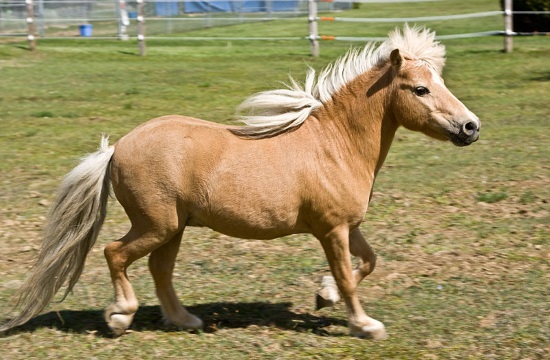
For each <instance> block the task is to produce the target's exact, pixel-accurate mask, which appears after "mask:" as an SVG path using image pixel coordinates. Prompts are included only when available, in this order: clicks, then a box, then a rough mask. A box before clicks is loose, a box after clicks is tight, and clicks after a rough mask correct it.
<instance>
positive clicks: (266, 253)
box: [0, 0, 550, 359]
mask: <svg viewBox="0 0 550 360" xmlns="http://www.w3.org/2000/svg"><path fill="white" fill-rule="evenodd" d="M498 9H499V7H498V2H497V1H488V0H482V1H476V0H466V1H461V2H456V1H440V2H430V3H415V4H410V3H407V4H362V5H361V6H360V8H359V9H356V10H350V11H346V12H342V13H339V14H338V16H341V17H345V16H349V17H375V16H387V17H401V16H403V17H405V16H425V15H432V14H433V15H436V14H437V15H441V14H458V13H467V12H478V11H492V10H498ZM286 24H287V23H285V22H269V23H260V24H247V25H246V24H245V25H239V26H232V27H225V28H214V29H209V30H201V31H196V32H192V33H186V34H182V36H221V34H224V33H225V34H226V35H227V34H228V33H229V32H235V34H239V35H243V36H246V35H248V36H254V35H257V36H261V35H263V34H271V35H273V36H276V35H278V34H281V36H294V35H298V36H301V35H304V36H305V35H307V21H306V20H305V19H304V23H303V28H300V27H297V26H295V25H293V26H287V25H286ZM396 25H398V24H376V25H368V24H357V23H349V24H344V23H339V24H338V23H334V24H328V25H322V26H321V31H320V33H325V34H327V35H341V36H348V35H349V36H370V35H372V36H383V35H384V34H385V33H387V31H388V30H390V29H392V28H393V27H394V26H396ZM425 25H427V26H431V27H433V28H434V29H435V30H437V32H438V33H441V34H452V33H467V32H475V31H488V30H498V29H502V19H501V18H500V17H499V16H496V17H490V18H482V19H472V20H460V21H457V22H443V21H439V22H435V23H426V24H425ZM444 43H445V45H446V46H447V67H446V69H445V71H444V78H445V81H446V84H447V86H448V87H449V89H450V90H451V91H452V92H453V93H454V94H455V95H457V96H458V97H459V99H461V100H462V101H463V102H464V103H465V104H466V105H467V106H468V107H469V108H470V109H471V110H472V111H473V112H475V113H476V114H477V115H478V116H479V118H480V119H481V121H482V129H481V138H480V140H479V141H478V142H477V143H475V144H473V145H471V146H470V147H467V148H456V147H454V146H453V145H451V144H450V143H443V142H439V141H435V140H431V139H428V138H427V137H425V136H424V135H421V134H417V133H413V132H410V131H407V130H405V129H400V130H399V131H398V133H397V136H396V139H395V141H394V144H393V147H392V149H391V150H390V155H389V156H388V159H387V161H386V165H385V167H384V168H383V169H382V171H381V172H380V174H379V177H378V179H377V182H376V185H375V191H374V196H373V199H372V202H371V206H370V209H369V211H368V213H367V214H366V216H365V222H364V224H363V225H362V230H363V233H364V234H365V235H366V237H367V239H368V240H369V242H370V244H371V245H372V246H373V248H374V249H375V251H376V252H377V253H378V255H379V261H378V264H377V268H376V270H375V271H374V273H373V274H371V275H370V276H369V277H368V278H367V279H365V281H364V282H363V283H362V284H361V285H360V289H359V294H360V297H361V299H362V302H363V304H364V306H365V308H366V310H367V312H368V313H369V315H371V316H372V317H374V318H376V319H379V320H381V321H383V322H384V323H385V324H386V327H387V330H388V333H389V335H390V337H389V339H387V340H385V341H381V342H372V341H368V340H360V339H356V338H352V337H350V336H348V330H347V327H346V318H347V316H346V311H345V308H344V306H343V305H340V306H337V307H336V308H334V309H323V310H320V311H315V301H314V300H315V298H314V294H315V291H316V290H317V286H318V279H319V277H320V276H322V275H326V274H327V273H328V266H327V263H326V260H325V259H324V255H323V253H322V249H321V247H320V245H319V244H318V242H317V241H316V240H315V239H314V238H313V237H311V236H309V235H296V236H289V237H286V238H283V239H276V240H272V241H251V240H240V239H233V238H229V237H227V236H225V235H222V234H219V233H216V232H212V231H210V230H207V229H196V228H189V229H187V230H186V234H185V236H184V241H183V243H182V247H181V250H180V254H179V258H178V263H177V268H176V271H175V272H176V274H175V285H176V289H177V291H178V293H179V296H180V298H181V300H182V302H183V303H184V304H186V305H188V306H189V308H190V310H191V311H192V312H194V313H195V314H197V315H199V316H200V317H201V318H202V319H203V320H204V321H205V324H206V326H205V329H204V331H202V332H186V331H177V330H176V329H171V328H165V327H163V326H162V324H161V321H160V320H161V315H160V309H159V308H158V301H157V299H156V296H155V294H154V287H153V283H152V279H151V277H150V275H149V273H148V269H147V261H146V259H142V260H139V261H137V262H136V263H135V264H134V265H132V267H131V268H130V269H129V276H130V279H131V281H132V283H133V285H134V287H135V289H136V292H137V295H138V298H139V300H140V304H141V308H140V310H139V311H138V313H137V315H136V318H135V320H134V324H133V326H132V328H131V331H130V332H129V333H128V334H126V335H124V336H123V337H121V338H117V339H113V338H111V337H110V334H109V331H108V329H107V327H106V325H105V324H104V322H103V319H102V311H103V309H104V308H105V307H106V306H107V305H109V304H110V302H111V301H112V296H113V290H112V287H111V284H110V279H109V274H108V270H107V267H106V264H105V261H104V259H103V253H102V249H103V247H104V245H105V244H107V243H108V242H109V241H112V240H116V239H118V238H120V237H121V236H123V235H124V234H125V231H127V230H128V228H129V223H128V221H127V219H126V217H125V215H124V212H123V210H122V209H121V208H120V206H119V205H118V204H117V203H116V201H115V200H111V202H110V208H109V215H108V217H107V221H106V223H105V225H104V227H103V230H102V233H101V235H100V238H99V240H98V243H97V244H96V246H95V247H94V248H93V250H92V252H91V253H90V255H89V257H88V261H87V265H86V269H85V271H84V274H83V276H82V278H81V280H80V282H79V284H78V285H77V286H76V287H75V289H74V292H73V293H72V294H70V295H69V297H68V298H67V299H66V300H65V301H64V302H62V303H53V304H52V305H51V306H50V307H48V309H46V311H45V312H44V313H43V314H42V315H40V316H38V317H37V318H35V319H33V320H32V321H30V322H29V323H28V324H26V325H24V326H22V327H20V328H17V329H15V330H13V331H11V332H9V333H7V334H5V335H4V336H2V337H0V348H1V349H2V350H1V351H0V354H1V356H0V357H1V358H6V359H32V358H69V359H82V358H90V359H91V358H97V359H106V358H116V359H138V358H143V359H152V358H158V359H160V358H182V359H219V358H223V359H287V358H303V359H310V358H313V359H366V358H369V359H485V358H489V359H545V358H549V357H550V286H549V284H550V275H549V274H550V240H549V239H550V205H549V202H550V161H549V159H550V126H549V122H550V102H549V94H550V61H549V60H548V59H550V38H549V37H529V38H528V37H523V38H516V39H514V44H515V48H514V52H513V53H511V54H504V53H503V52H502V47H503V39H502V38H501V37H482V38H473V39H459V40H448V41H445V42H444ZM352 45H355V46H360V45H361V44H359V43H353V44H352V43H345V42H322V43H321V56H320V57H319V58H312V57H310V56H309V45H308V43H307V41H306V40H304V41H303V42H300V41H272V42H254V41H248V42H247V41H232V42H228V41H211V42H206V41H205V42H196V41H183V40H170V41H165V42H163V41H149V42H148V51H147V56H146V57H139V56H137V55H136V54H137V53H138V51H137V44H136V43H135V42H133V41H130V42H115V41H100V40H97V41H82V40H80V41H79V40H71V41H69V40H65V41H60V40H44V41H39V42H38V48H37V51H35V52H30V51H28V50H27V49H26V43H24V42H6V41H4V42H2V43H0V74H1V77H0V114H1V115H0V241H1V245H2V246H0V314H1V316H2V317H5V316H6V317H7V316H9V315H10V314H11V309H12V303H11V302H10V298H11V296H12V295H13V294H14V292H15V291H16V289H17V288H18V287H19V286H20V285H21V282H22V281H23V280H24V279H25V277H26V276H27V274H28V272H29V271H30V269H31V266H32V260H33V257H34V255H35V254H36V253H37V250H38V249H39V247H40V232H41V229H42V227H43V224H44V222H45V219H46V216H47V212H48V207H49V205H50V204H51V202H52V200H53V198H54V195H55V191H56V189H57V186H58V185H59V183H60V181H61V179H62V177H63V176H64V174H66V173H67V172H68V171H69V170H70V169H71V168H72V167H74V166H75V165H76V163H77V161H78V159H79V158H80V157H81V156H83V155H84V154H86V153H89V152H93V151H94V150H95V149H96V148H97V146H98V144H99V139H100V136H101V134H102V133H107V134H110V136H111V139H112V141H113V142H114V141H116V140H117V139H118V138H120V137H122V136H123V135H124V134H126V133H127V132H129V131H130V130H131V129H133V128H134V127H135V126H137V125H138V124H140V123H142V122H144V121H146V120H148V119H150V118H153V117H156V116H160V115H165V114H172V113H177V114H184V115H190V116H194V117H199V118H203V119H208V120H212V121H216V122H224V123H234V117H233V114H234V112H235V108H236V106H238V104H239V103H240V102H241V101H242V100H244V99H245V98H246V97H247V96H248V95H250V94H252V93H254V92H257V91H261V90H265V89H272V88H277V87H280V86H281V82H286V81H287V80H288V74H292V76H293V77H294V78H295V79H297V80H303V79H304V78H305V73H306V71H307V66H308V65H310V66H312V67H314V68H316V69H322V68H324V67H325V66H327V65H328V64H329V63H330V62H331V61H333V60H335V59H336V58H337V57H338V56H340V55H342V54H343V53H345V52H346V51H347V49H349V47H350V46H352Z"/></svg>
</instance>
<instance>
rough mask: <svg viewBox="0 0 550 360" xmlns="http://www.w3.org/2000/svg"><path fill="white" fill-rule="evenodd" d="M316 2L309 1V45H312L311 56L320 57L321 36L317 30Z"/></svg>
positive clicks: (313, 0)
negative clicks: (319, 38)
mask: <svg viewBox="0 0 550 360" xmlns="http://www.w3.org/2000/svg"><path fill="white" fill-rule="evenodd" d="M315 1H316V0H308V2H307V3H308V9H309V17H308V20H309V37H308V39H309V43H310V44H311V56H315V57H317V56H319V40H318V37H319V34H318V30H317V3H316V2H315Z"/></svg>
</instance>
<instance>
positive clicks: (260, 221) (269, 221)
mask: <svg viewBox="0 0 550 360" xmlns="http://www.w3.org/2000/svg"><path fill="white" fill-rule="evenodd" d="M186 225H187V226H198V227H208V228H210V229H212V230H214V231H217V232H219V233H222V234H225V235H228V236H232V237H237V238H242V239H259V240H268V239H274V238H278V237H282V236H287V235H291V234H297V233H305V232H309V231H310V230H309V228H308V227H307V226H306V224H303V223H301V222H300V221H298V219H296V217H294V218H292V217H284V216H282V215H279V216H274V215H273V214H270V213H268V212H258V213H256V214H252V213H249V214H248V215H247V216H242V215H241V216H239V215H237V214H235V213H225V214H219V213H218V214H212V213H210V214H208V213H196V214H190V216H189V218H188V221H187V224H186Z"/></svg>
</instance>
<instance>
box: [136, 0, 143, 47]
mask: <svg viewBox="0 0 550 360" xmlns="http://www.w3.org/2000/svg"><path fill="white" fill-rule="evenodd" d="M136 2H137V4H138V8H137V10H138V16H137V21H138V36H137V37H138V43H139V55H141V56H145V0H136Z"/></svg>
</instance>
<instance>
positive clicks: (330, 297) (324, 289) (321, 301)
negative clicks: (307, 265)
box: [315, 276, 340, 310]
mask: <svg viewBox="0 0 550 360" xmlns="http://www.w3.org/2000/svg"><path fill="white" fill-rule="evenodd" d="M339 301H340V293H339V292H338V288H337V287H336V282H335V281H334V278H333V277H332V276H323V278H322V280H321V289H320V290H319V291H317V296H316V297H315V308H316V309H317V310H319V309H322V308H324V307H332V306H334V305H336V304H337V303H338V302H339Z"/></svg>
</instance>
